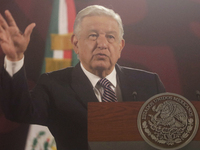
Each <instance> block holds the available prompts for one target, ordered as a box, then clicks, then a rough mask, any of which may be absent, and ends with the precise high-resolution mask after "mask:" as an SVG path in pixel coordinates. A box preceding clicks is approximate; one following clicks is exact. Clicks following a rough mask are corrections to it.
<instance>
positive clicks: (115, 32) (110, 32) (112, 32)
mask: <svg viewBox="0 0 200 150" xmlns="http://www.w3.org/2000/svg"><path fill="white" fill-rule="evenodd" d="M106 33H107V34H117V31H108V32H106Z"/></svg>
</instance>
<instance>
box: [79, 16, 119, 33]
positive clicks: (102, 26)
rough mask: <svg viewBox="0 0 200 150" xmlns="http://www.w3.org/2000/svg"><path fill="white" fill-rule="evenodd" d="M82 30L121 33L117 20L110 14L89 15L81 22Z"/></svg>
mask: <svg viewBox="0 0 200 150" xmlns="http://www.w3.org/2000/svg"><path fill="white" fill-rule="evenodd" d="M81 27H82V31H94V30H96V31H105V32H116V33H119V25H118V23H117V21H116V20H115V19H113V18H111V17H109V16H87V17H85V18H83V20H82V22H81Z"/></svg>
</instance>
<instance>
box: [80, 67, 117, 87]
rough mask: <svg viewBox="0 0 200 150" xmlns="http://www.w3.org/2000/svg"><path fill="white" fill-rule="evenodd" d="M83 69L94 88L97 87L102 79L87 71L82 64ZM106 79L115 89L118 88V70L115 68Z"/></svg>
mask: <svg viewBox="0 0 200 150" xmlns="http://www.w3.org/2000/svg"><path fill="white" fill-rule="evenodd" d="M81 68H82V70H83V72H84V73H85V75H86V76H87V77H88V79H89V80H90V82H91V83H92V86H93V87H95V86H96V84H97V82H98V81H99V80H100V79H101V78H100V77H99V76H96V75H94V74H92V73H91V72H89V71H87V70H86V69H85V68H84V67H83V65H82V64H81ZM105 78H106V79H108V80H109V81H110V82H111V83H112V85H113V86H114V87H116V86H117V79H116V70H115V68H114V69H113V71H112V72H111V73H110V74H109V75H107V76H106V77H105Z"/></svg>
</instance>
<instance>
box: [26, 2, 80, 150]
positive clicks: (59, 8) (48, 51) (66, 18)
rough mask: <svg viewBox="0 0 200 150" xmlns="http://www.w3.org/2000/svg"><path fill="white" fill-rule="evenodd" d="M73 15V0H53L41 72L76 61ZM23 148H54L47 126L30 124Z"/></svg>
mask: <svg viewBox="0 0 200 150" xmlns="http://www.w3.org/2000/svg"><path fill="white" fill-rule="evenodd" d="M75 16H76V11H75V5H74V1H73V0H54V3H53V9H52V14H51V21H50V26H49V31H48V35H47V40H46V48H45V58H44V63H43V66H42V73H44V72H50V71H55V70H58V69H62V68H66V67H69V66H74V65H76V63H77V62H78V59H77V56H76V54H75V53H74V51H73V50H72V45H71V40H70V38H71V35H72V32H73V24H74V20H75ZM25 150H56V143H55V140H54V137H53V136H52V135H51V133H50V132H49V130H48V128H47V127H45V126H39V125H30V128H29V133H28V137H27V142H26V146H25Z"/></svg>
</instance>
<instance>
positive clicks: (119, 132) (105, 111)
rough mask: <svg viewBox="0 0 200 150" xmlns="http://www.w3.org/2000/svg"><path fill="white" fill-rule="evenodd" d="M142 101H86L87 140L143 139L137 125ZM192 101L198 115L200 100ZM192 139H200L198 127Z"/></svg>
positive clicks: (199, 113)
mask: <svg viewBox="0 0 200 150" xmlns="http://www.w3.org/2000/svg"><path fill="white" fill-rule="evenodd" d="M143 103H144V102H117V103H97V102H91V103H88V141H89V142H94V141H96V142H97V141H99V142H100V141H108V142H109V141H143V138H142V137H141V135H140V133H139V131H138V127H137V116H138V113H139V110H140V108H141V106H142V105H143ZM192 103H193V105H194V106H195V108H196V110H197V112H198V116H200V102H199V101H192ZM193 140H194V141H200V129H198V132H197V134H196V136H195V137H194V139H193Z"/></svg>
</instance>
